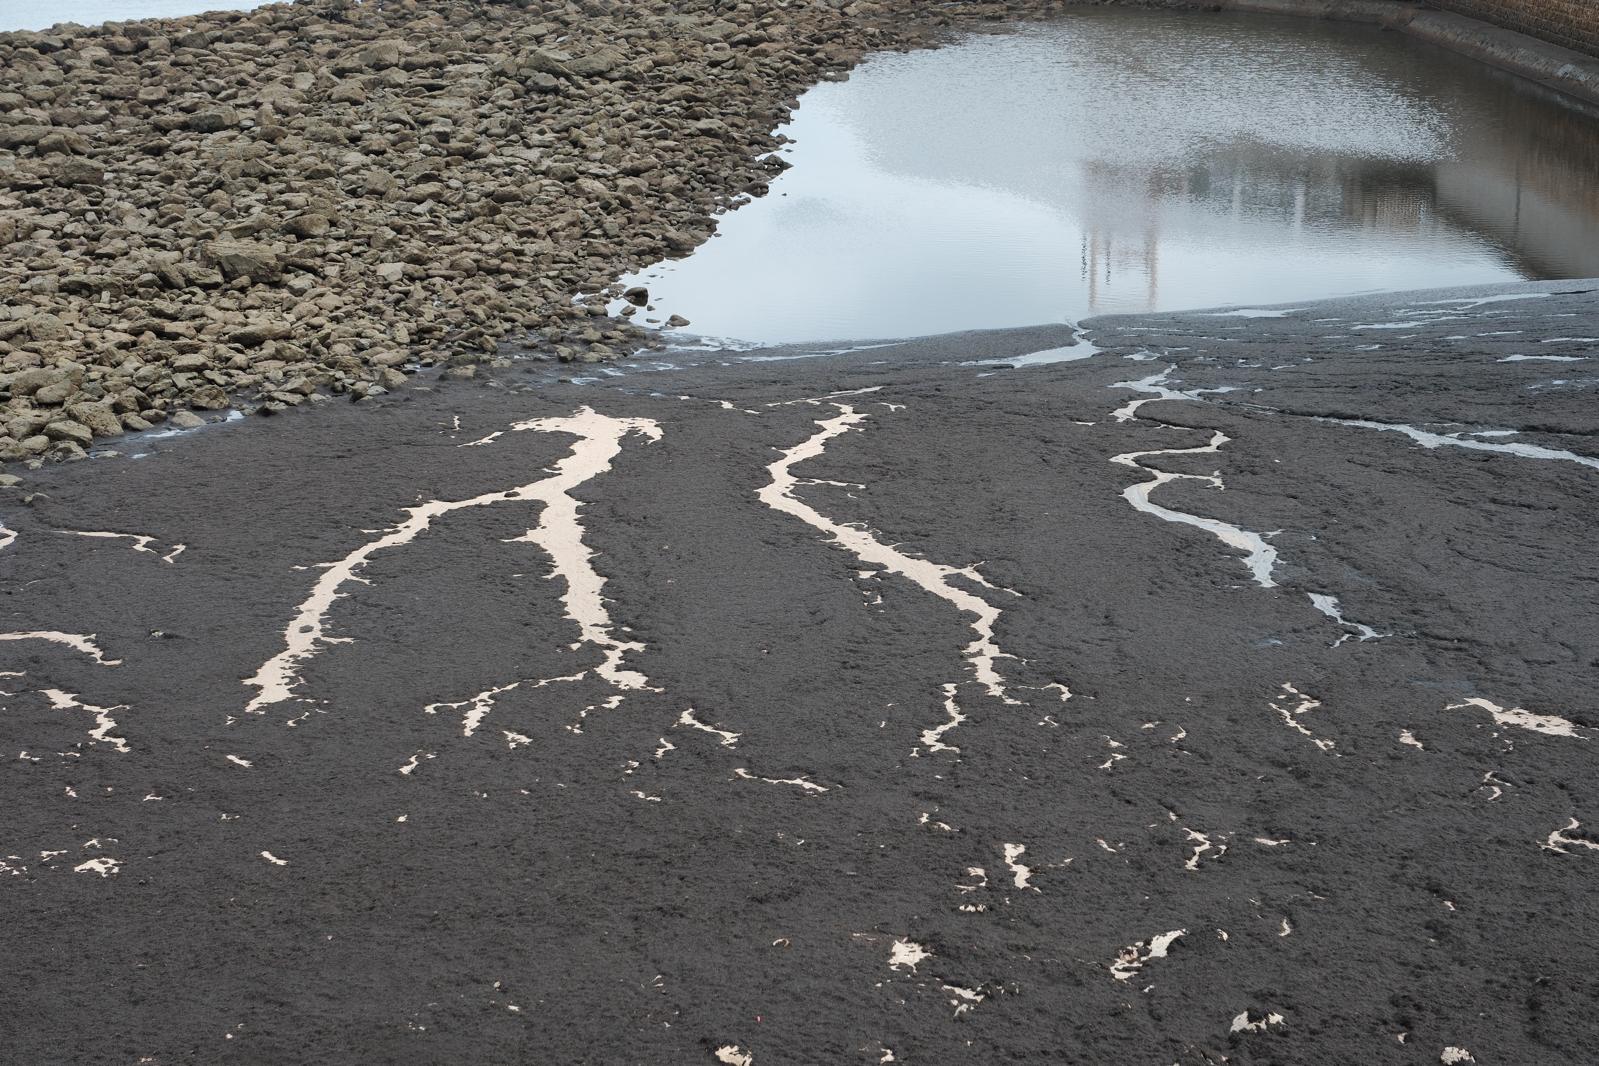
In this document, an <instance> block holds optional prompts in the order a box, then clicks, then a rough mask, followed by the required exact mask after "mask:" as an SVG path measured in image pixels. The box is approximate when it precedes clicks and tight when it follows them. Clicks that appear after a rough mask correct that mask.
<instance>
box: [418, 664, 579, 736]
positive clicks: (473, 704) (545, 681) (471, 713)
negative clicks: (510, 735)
mask: <svg viewBox="0 0 1599 1066" xmlns="http://www.w3.org/2000/svg"><path fill="white" fill-rule="evenodd" d="M586 676H587V675H586V674H571V675H569V676H566V677H545V678H540V679H538V680H537V681H527V680H524V681H513V682H511V683H510V684H508V685H500V686H499V687H498V688H489V689H484V690H483V691H482V692H479V693H478V694H477V695H475V696H472V697H470V698H468V699H464V700H459V701H456V702H454V703H430V704H428V705H427V706H426V707H424V708H422V710H423V711H425V712H426V713H428V714H437V713H438V712H439V711H440V710H441V709H442V710H450V711H460V710H462V708H465V710H464V712H463V713H462V715H461V735H462V736H464V737H469V736H471V735H472V734H473V733H476V732H477V728H478V726H480V725H482V724H483V719H485V718H487V717H488V715H489V711H491V710H493V708H494V704H495V703H496V702H497V701H498V699H499V697H500V696H503V695H504V694H505V693H507V692H510V691H511V690H512V689H517V688H521V687H522V686H523V685H527V686H528V687H529V688H543V687H544V686H546V685H553V684H556V683H557V682H560V681H581V680H583V678H584V677H586ZM512 747H515V745H512Z"/></svg>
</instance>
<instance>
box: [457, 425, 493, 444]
mask: <svg viewBox="0 0 1599 1066" xmlns="http://www.w3.org/2000/svg"><path fill="white" fill-rule="evenodd" d="M503 436H505V430H503V429H497V430H495V431H494V432H493V433H490V434H489V435H488V436H486V437H479V438H478V439H477V440H469V441H467V442H466V443H465V444H457V445H456V447H457V448H481V447H483V446H484V445H485V444H493V443H494V442H495V441H497V440H499V439H500V438H501V437H503Z"/></svg>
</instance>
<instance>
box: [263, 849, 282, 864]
mask: <svg viewBox="0 0 1599 1066" xmlns="http://www.w3.org/2000/svg"><path fill="white" fill-rule="evenodd" d="M261 857H262V858H263V859H265V860H266V861H267V862H269V863H271V864H272V865H273V866H287V865H289V860H288V859H280V858H278V857H277V856H276V855H274V854H272V853H271V852H270V851H263V852H262V853H261Z"/></svg>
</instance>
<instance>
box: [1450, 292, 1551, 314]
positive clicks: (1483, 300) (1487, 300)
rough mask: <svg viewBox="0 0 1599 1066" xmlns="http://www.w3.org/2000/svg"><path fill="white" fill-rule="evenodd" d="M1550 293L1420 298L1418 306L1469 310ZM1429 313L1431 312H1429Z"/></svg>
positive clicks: (1544, 295)
mask: <svg viewBox="0 0 1599 1066" xmlns="http://www.w3.org/2000/svg"><path fill="white" fill-rule="evenodd" d="M1551 295H1553V294H1552V293H1547V292H1505V293H1500V294H1499V295H1498V296H1473V297H1470V298H1467V299H1457V300H1422V301H1420V302H1419V305H1418V306H1421V307H1442V306H1443V305H1445V304H1460V305H1462V306H1460V307H1457V308H1454V310H1457V311H1470V310H1472V309H1473V308H1477V307H1482V306H1484V305H1485V304H1501V303H1509V302H1512V301H1516V300H1545V299H1548V298H1549V297H1550V296H1551ZM1430 313H1431V312H1429V314H1430Z"/></svg>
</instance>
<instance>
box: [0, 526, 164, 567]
mask: <svg viewBox="0 0 1599 1066" xmlns="http://www.w3.org/2000/svg"><path fill="white" fill-rule="evenodd" d="M56 532H57V533H60V534H62V535H63V536H67V537H89V538H92V539H95V540H131V541H133V544H132V548H133V550H134V551H136V552H144V553H146V554H148V555H154V556H156V557H157V558H159V559H160V560H161V561H162V562H163V563H167V564H169V565H170V564H171V563H172V561H173V560H174V559H176V558H177V557H178V556H180V555H182V554H183V552H184V549H185V548H187V547H188V545H186V544H177V545H174V546H173V548H172V550H171V551H169V552H167V553H166V554H165V555H163V554H162V553H160V552H158V551H156V550H155V549H154V548H152V547H151V545H152V544H155V543H156V539H155V538H154V537H147V536H145V535H144V534H143V533H110V532H106V531H103V530H79V529H58V530H56ZM0 547H4V545H0Z"/></svg>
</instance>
